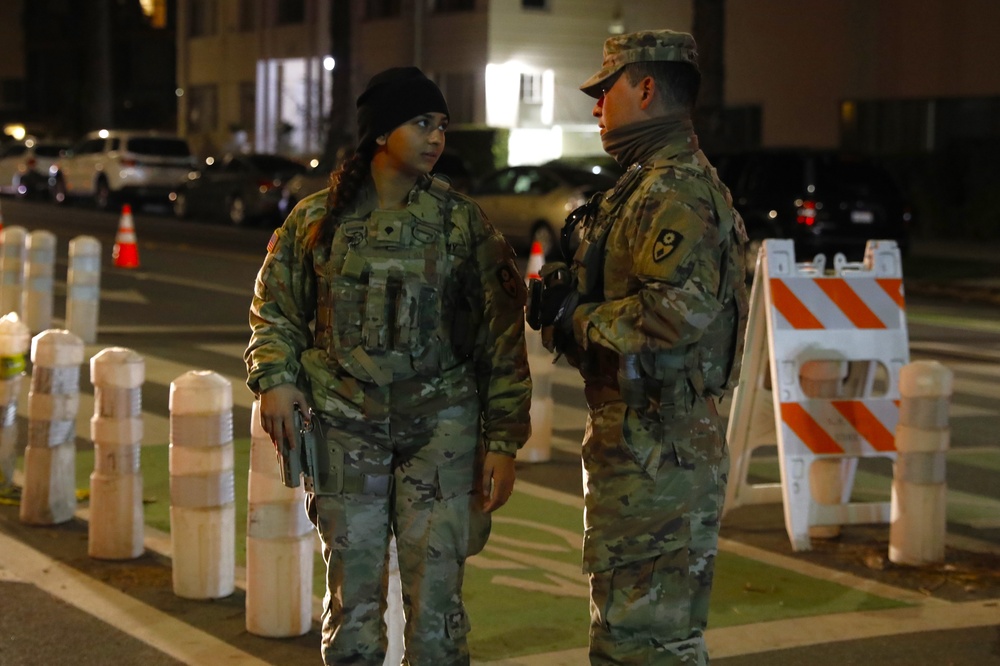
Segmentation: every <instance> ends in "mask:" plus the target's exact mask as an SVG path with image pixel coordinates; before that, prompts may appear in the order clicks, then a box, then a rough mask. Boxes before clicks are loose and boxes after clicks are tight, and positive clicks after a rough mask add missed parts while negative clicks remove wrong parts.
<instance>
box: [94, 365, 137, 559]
mask: <svg viewBox="0 0 1000 666" xmlns="http://www.w3.org/2000/svg"><path fill="white" fill-rule="evenodd" d="M145 379H146V363H145V361H144V360H143V358H142V356H140V355H139V354H137V353H136V352H134V351H132V350H131V349H125V348H123V347H109V348H107V349H105V350H103V351H101V352H100V353H99V354H97V355H96V356H94V357H93V358H91V359H90V381H91V383H92V384H93V385H94V416H93V417H92V418H91V419H90V438H91V440H93V442H94V472H93V473H92V474H91V475H90V524H89V526H88V534H89V539H88V542H87V554H88V555H90V556H91V557H93V558H97V559H102V560H128V559H134V558H136V557H139V556H140V555H142V553H143V550H144V546H143V522H144V521H143V509H142V474H141V473H140V471H139V466H140V446H141V444H142V383H143V382H144V381H145Z"/></svg>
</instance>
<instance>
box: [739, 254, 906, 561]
mask: <svg viewBox="0 0 1000 666" xmlns="http://www.w3.org/2000/svg"><path fill="white" fill-rule="evenodd" d="M831 273H832V274H827V273H826V271H825V261H824V260H823V257H822V256H818V257H817V258H816V259H815V260H814V261H813V262H807V263H801V264H797V263H796V262H795V250H794V245H793V243H792V241H790V240H775V239H769V240H767V241H765V242H764V247H763V249H762V251H761V253H760V255H759V257H758V266H757V271H756V273H755V277H754V284H753V288H752V290H751V304H750V319H749V324H748V327H747V344H746V349H745V352H744V357H743V375H742V376H741V378H740V383H739V385H738V386H737V388H736V392H735V393H734V395H733V405H732V411H731V413H730V419H729V427H728V432H727V436H728V439H729V445H730V451H731V457H732V468H731V473H730V479H729V487H728V491H727V497H726V505H725V509H726V511H729V510H731V509H734V508H736V507H738V506H741V505H745V504H757V503H762V502H774V501H776V500H777V498H778V497H779V492H780V497H781V499H782V500H783V502H784V510H785V528H786V530H787V532H788V536H789V539H790V540H791V543H792V548H793V549H794V550H796V551H802V550H809V549H810V547H811V543H810V528H816V527H820V526H839V525H844V524H857V523H888V522H889V518H890V504H889V502H858V501H851V491H852V487H853V482H854V474H853V471H854V465H855V464H856V463H857V459H859V458H865V457H884V458H888V459H890V460H892V461H895V458H896V445H895V436H894V432H895V429H896V424H897V422H898V421H899V372H900V370H901V369H902V367H903V366H904V365H906V364H907V363H908V361H909V344H908V340H907V330H906V312H905V306H904V301H903V280H902V263H901V259H900V255H899V249H898V247H897V246H896V243H895V242H894V241H881V240H880V241H869V242H868V245H867V247H866V250H865V259H864V261H863V262H862V263H848V262H846V261H844V258H843V256H842V255H837V256H836V257H835V259H834V269H833V271H832V272H831ZM840 367H843V368H847V367H851V368H857V369H860V370H861V372H860V373H855V372H851V373H848V372H846V370H845V371H844V372H840V371H839V370H838V368H840ZM810 368H812V369H813V371H812V372H810ZM816 368H818V369H819V372H817V371H815V369H816ZM817 377H818V378H820V379H819V380H817V379H816V378H817ZM831 379H832V382H833V384H832V390H831V384H830V381H831ZM841 382H843V384H842V385H841V386H839V387H838V384H840V383H841ZM851 383H853V386H850V384H851ZM810 385H811V386H810ZM807 386H808V387H810V389H809V390H805V387H807ZM816 386H820V388H821V389H822V390H819V391H816V390H815V387H816ZM768 393H770V395H768ZM775 444H777V447H778V458H779V465H780V470H781V482H780V483H779V484H773V483H772V484H750V483H748V481H747V474H748V471H749V467H750V458H751V455H752V453H753V451H754V450H755V449H757V448H760V447H762V446H765V445H771V446H773V445H775ZM814 463H819V465H817V468H819V469H820V470H821V471H829V469H830V467H831V463H840V464H834V465H832V466H833V467H834V472H835V473H836V471H837V470H838V469H842V470H843V472H844V473H843V474H838V475H837V476H836V480H835V481H834V482H833V483H834V484H835V486H834V487H833V491H832V497H831V491H830V488H829V487H827V488H820V487H818V486H820V485H829V484H828V483H825V482H823V477H824V476H826V475H825V474H820V475H816V474H814V470H813V469H812V468H813V466H814ZM824 468H825V469H824ZM827 478H828V476H827ZM824 494H825V497H823V496H822V495H824ZM818 495H820V497H819V498H818V497H817V496H818Z"/></svg>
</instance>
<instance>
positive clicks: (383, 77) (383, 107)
mask: <svg viewBox="0 0 1000 666" xmlns="http://www.w3.org/2000/svg"><path fill="white" fill-rule="evenodd" d="M431 112H435V113H443V114H444V115H446V116H447V115H448V104H447V103H446V102H445V101H444V95H442V94H441V90H440V89H439V88H438V87H437V86H436V85H435V84H434V82H433V81H431V80H430V79H428V78H427V77H426V76H424V73H423V72H421V71H420V70H419V69H417V68H416V67H392V68H390V69H387V70H385V71H384V72H380V73H378V74H376V75H375V76H373V77H372V78H371V80H370V81H369V82H368V86H367V87H366V88H365V91H364V92H363V93H361V96H360V97H358V147H359V148H361V147H363V146H366V145H370V144H371V143H374V141H375V139H377V138H378V137H380V136H382V135H383V134H385V133H386V132H391V131H392V130H394V129H396V128H397V127H399V126H400V125H402V124H403V123H405V122H406V121H407V120H409V119H411V118H415V117H417V116H419V115H421V114H424V113H431Z"/></svg>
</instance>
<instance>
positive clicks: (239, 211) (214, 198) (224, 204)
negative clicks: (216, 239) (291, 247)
mask: <svg viewBox="0 0 1000 666" xmlns="http://www.w3.org/2000/svg"><path fill="white" fill-rule="evenodd" d="M305 172H306V167H305V165H303V164H300V163H299V162H296V161H294V160H290V159H288V158H287V157H282V156H281V155H272V154H268V153H249V154H235V155H227V156H225V157H224V158H222V159H219V160H215V161H213V162H212V163H210V164H208V165H207V166H205V168H203V169H200V170H198V171H192V172H191V173H190V174H188V178H187V180H186V181H185V182H184V183H183V184H182V185H180V186H179V187H177V188H176V189H175V190H174V191H173V192H172V193H171V194H170V199H171V201H172V202H173V208H174V215H176V216H177V217H179V218H185V217H208V218H218V219H225V220H228V221H229V222H231V223H232V224H235V225H243V224H249V223H251V222H255V221H268V222H275V221H278V219H279V217H280V211H279V208H278V204H279V202H280V201H281V193H282V189H283V188H284V186H285V183H286V182H287V181H288V180H289V179H290V178H292V177H293V176H296V175H298V174H302V173H305Z"/></svg>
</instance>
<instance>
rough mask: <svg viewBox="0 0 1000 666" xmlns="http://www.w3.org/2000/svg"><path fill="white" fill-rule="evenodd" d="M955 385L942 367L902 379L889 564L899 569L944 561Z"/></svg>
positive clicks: (919, 365)
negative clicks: (950, 420)
mask: <svg viewBox="0 0 1000 666" xmlns="http://www.w3.org/2000/svg"><path fill="white" fill-rule="evenodd" d="M952 380H953V374H952V372H951V370H949V369H948V368H947V367H945V366H944V365H942V364H941V363H938V362H937V361H914V362H913V363H909V364H907V365H905V366H903V369H902V370H900V373H899V393H900V398H901V400H900V406H899V424H898V425H897V426H896V453H897V456H896V464H895V466H894V469H893V478H892V510H891V522H890V525H889V560H890V561H892V562H895V563H896V564H910V565H921V564H929V563H932V562H943V561H944V540H945V531H946V526H947V516H946V513H945V509H946V500H947V498H946V493H947V483H946V481H945V455H946V454H947V451H948V444H949V441H950V439H951V430H950V428H949V425H948V407H949V403H950V401H951V393H952Z"/></svg>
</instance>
